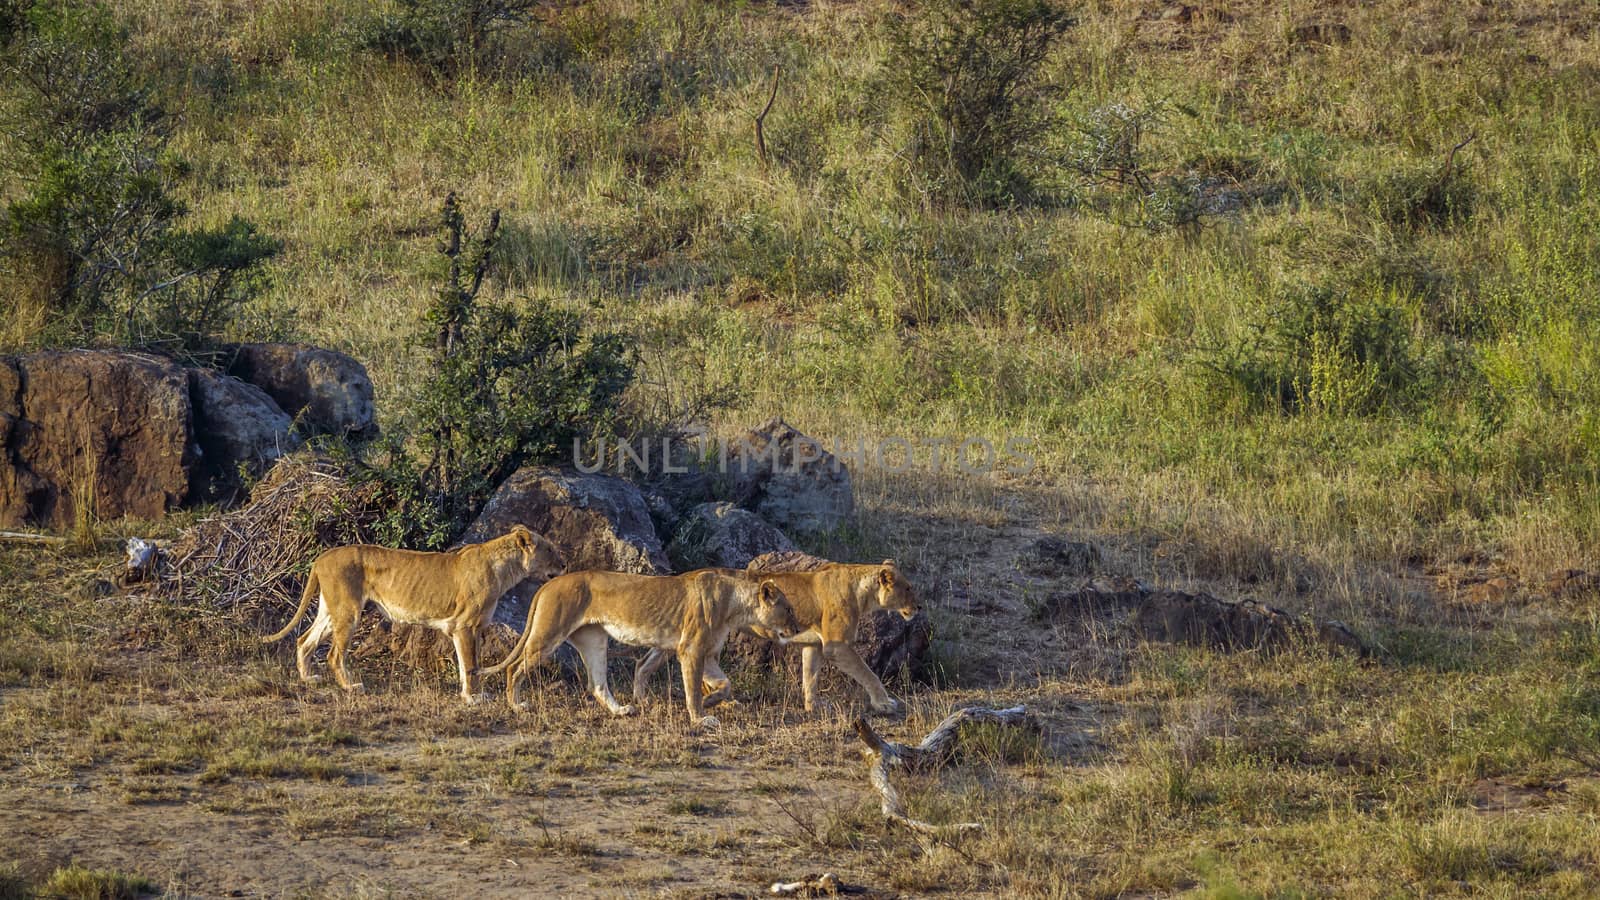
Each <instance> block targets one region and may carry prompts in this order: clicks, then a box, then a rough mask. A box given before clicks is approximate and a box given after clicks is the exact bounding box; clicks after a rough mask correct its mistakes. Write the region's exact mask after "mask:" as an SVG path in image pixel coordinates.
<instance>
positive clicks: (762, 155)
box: [756, 66, 781, 169]
mask: <svg viewBox="0 0 1600 900" xmlns="http://www.w3.org/2000/svg"><path fill="white" fill-rule="evenodd" d="M780 70H781V67H780V66H773V67H772V93H771V94H769V95H767V105H766V106H764V107H762V109H761V112H760V114H758V115H757V116H756V159H758V160H760V161H761V168H762V169H765V168H767V135H766V131H765V130H764V129H765V127H766V124H767V113H769V112H772V103H773V101H775V100H777V99H778V72H779V71H780Z"/></svg>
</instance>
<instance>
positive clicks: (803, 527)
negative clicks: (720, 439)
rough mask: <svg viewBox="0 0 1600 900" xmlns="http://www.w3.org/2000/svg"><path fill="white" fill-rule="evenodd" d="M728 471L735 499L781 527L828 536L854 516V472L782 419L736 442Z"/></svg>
mask: <svg viewBox="0 0 1600 900" xmlns="http://www.w3.org/2000/svg"><path fill="white" fill-rule="evenodd" d="M728 467H729V468H728V474H729V479H730V482H731V489H732V491H731V492H732V496H731V498H730V499H732V500H733V502H734V503H736V504H738V505H739V506H742V507H744V508H745V509H749V510H753V511H755V512H756V513H758V514H759V515H760V516H761V517H762V518H764V519H766V520H767V521H769V522H771V523H773V524H774V525H777V526H778V527H780V528H784V529H788V530H791V531H796V532H810V533H817V532H827V531H832V530H834V529H836V528H838V527H839V526H840V525H842V524H844V523H846V522H848V521H850V520H851V519H852V518H853V517H854V515H855V493H854V491H853V490H852V488H851V484H850V470H849V469H848V468H846V467H845V465H844V463H842V462H841V461H840V460H839V459H838V458H837V457H835V456H834V455H833V454H832V453H829V452H828V451H827V450H825V449H823V447H822V445H821V443H820V442H819V441H817V440H816V439H814V438H811V437H808V436H806V435H804V434H801V433H800V432H798V431H796V430H794V429H793V428H791V427H790V426H789V425H788V423H786V422H784V421H783V420H782V419H777V418H775V419H772V420H771V421H769V422H767V423H766V424H764V425H762V426H761V427H760V428H757V429H755V430H753V431H751V432H749V433H747V434H745V435H744V436H742V437H740V438H738V439H736V440H735V441H733V442H732V444H731V445H729V447H728Z"/></svg>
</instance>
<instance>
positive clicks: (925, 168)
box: [885, 0, 1073, 204]
mask: <svg viewBox="0 0 1600 900" xmlns="http://www.w3.org/2000/svg"><path fill="white" fill-rule="evenodd" d="M1072 24H1073V21H1072V19H1071V18H1070V17H1068V15H1067V14H1066V12H1065V11H1063V10H1062V9H1060V8H1059V7H1057V6H1056V5H1055V4H1054V3H1051V2H1048V0H930V2H927V3H924V4H922V5H920V6H919V7H918V8H916V10H915V11H914V12H913V13H911V14H908V15H905V16H902V17H900V18H897V19H894V20H891V24H890V26H889V33H888V38H889V56H888V59H887V60H886V62H885V68H886V70H887V73H888V82H889V88H890V93H891V96H892V97H893V98H894V100H895V101H896V102H897V103H898V104H900V105H901V106H903V107H904V108H906V109H907V110H908V111H909V113H910V115H911V116H912V117H913V119H914V120H915V125H914V132H913V137H912V142H911V147H910V148H909V154H908V155H909V156H910V158H911V159H912V161H913V162H914V163H915V164H916V165H917V167H918V169H919V170H920V174H921V175H922V176H923V177H924V178H926V179H927V181H928V184H929V187H930V190H931V191H932V192H933V193H934V194H935V195H937V196H941V197H945V198H961V197H967V196H970V197H975V198H976V199H979V200H981V201H984V202H990V203H1000V204H1004V203H1007V202H1012V201H1015V200H1020V199H1026V198H1027V197H1029V196H1031V194H1032V189H1031V187H1030V185H1029V181H1028V178H1027V177H1026V175H1025V174H1024V169H1025V167H1024V165H1023V164H1022V160H1021V156H1022V151H1023V150H1024V148H1025V147H1026V146H1027V145H1028V144H1029V142H1031V141H1032V140H1033V139H1034V138H1036V137H1037V136H1038V135H1039V134H1040V133H1041V132H1042V131H1043V130H1044V129H1045V128H1047V127H1048V124H1049V117H1048V115H1047V114H1046V112H1045V110H1044V104H1043V100H1044V92H1043V89H1042V85H1041V82H1042V78H1041V74H1042V68H1043V65H1044V62H1045V60H1046V58H1047V57H1048V56H1049V54H1050V50H1051V48H1052V47H1054V46H1055V43H1056V40H1057V39H1058V38H1060V37H1061V35H1062V34H1063V33H1064V32H1065V31H1066V30H1067V28H1069V27H1070V26H1071V25H1072Z"/></svg>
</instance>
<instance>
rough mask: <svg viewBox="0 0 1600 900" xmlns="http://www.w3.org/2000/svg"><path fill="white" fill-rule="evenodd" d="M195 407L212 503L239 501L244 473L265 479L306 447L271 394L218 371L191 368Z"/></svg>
mask: <svg viewBox="0 0 1600 900" xmlns="http://www.w3.org/2000/svg"><path fill="white" fill-rule="evenodd" d="M189 403H190V405H191V406H192V407H193V409H194V434H195V440H196V442H198V443H199V445H200V452H201V462H202V463H203V470H204V473H205V476H206V481H207V485H206V490H205V493H206V494H207V496H208V497H209V498H210V499H216V500H232V499H235V498H236V496H237V494H238V492H239V489H240V487H241V485H240V480H239V476H240V471H241V469H243V470H245V471H246V472H248V473H249V474H251V475H259V474H261V473H262V472H264V471H265V470H266V469H267V467H268V466H270V465H271V464H272V463H274V462H276V461H277V460H278V459H279V458H281V457H282V456H283V455H284V454H286V453H288V452H290V451H292V450H294V449H295V448H296V447H298V446H299V445H300V439H299V438H298V437H297V436H295V435H294V433H293V432H292V430H291V426H292V425H293V420H291V419H290V418H289V415H288V413H285V412H284V411H283V410H282V408H280V407H279V406H278V404H276V403H274V402H273V400H272V398H271V397H270V396H268V395H267V392H266V391H263V390H262V389H261V388H258V387H256V386H255V385H253V384H247V383H245V382H243V381H240V380H239V379H237V378H234V377H233V376H231V375H224V374H222V373H221V372H218V371H216V370H215V369H190V370H189Z"/></svg>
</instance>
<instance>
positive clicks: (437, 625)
mask: <svg viewBox="0 0 1600 900" xmlns="http://www.w3.org/2000/svg"><path fill="white" fill-rule="evenodd" d="M563 568H565V566H564V564H563V563H562V560H561V553H560V551H558V550H557V549H556V547H555V545H554V544H552V543H550V542H549V541H547V540H545V539H544V538H543V537H540V536H539V535H537V534H534V533H533V532H531V531H529V530H528V529H527V528H525V527H523V526H521V525H516V526H513V527H512V529H511V530H510V531H509V532H507V533H506V534H504V535H502V536H500V537H497V538H495V539H494V540H492V541H487V542H485V543H482V544H468V545H467V546H465V547H459V548H457V549H455V550H450V551H447V552H444V553H421V552H418V551H415V550H392V549H390V548H388V547H376V546H373V545H371V544H352V545H350V546H347V547H336V548H334V549H332V550H329V551H327V552H326V553H324V554H322V555H321V556H319V557H317V559H316V562H313V563H312V564H311V575H310V576H309V577H308V578H307V579H306V588H305V590H304V591H303V592H301V594H300V607H299V608H298V609H296V610H295V611H294V618H292V619H290V620H289V624H287V625H285V626H283V630H282V631H280V632H278V633H277V634H275V635H273V636H271V637H269V638H263V639H262V642H263V643H269V644H270V643H272V642H273V641H278V640H282V639H283V637H284V636H285V635H287V634H288V633H289V632H291V631H293V630H294V627H295V625H297V624H299V622H300V619H301V618H303V617H304V616H305V614H306V609H307V608H308V607H309V606H310V605H311V598H312V597H314V596H315V597H319V598H320V599H321V601H322V603H321V605H320V606H319V607H317V616H316V618H315V619H313V620H312V622H311V627H310V628H307V629H306V632H305V634H302V635H301V636H300V640H299V642H298V643H297V644H296V646H295V651H296V652H295V664H296V665H297V666H298V667H299V669H300V677H301V678H302V679H304V680H306V681H316V680H317V678H316V676H313V675H312V674H311V669H310V667H309V665H308V662H309V660H310V657H311V653H312V651H313V650H316V649H317V645H319V644H321V643H322V641H323V639H324V638H326V637H328V635H329V634H332V635H333V646H332V647H331V648H330V649H329V650H328V668H329V669H331V670H333V677H334V678H335V679H337V680H338V682H339V686H340V687H342V688H344V689H345V690H347V691H359V690H362V689H363V685H362V684H361V682H359V681H355V680H354V679H353V678H352V677H351V675H350V670H349V669H347V668H346V667H345V662H344V653H345V648H346V647H347V646H348V645H349V643H350V636H351V634H352V633H353V632H354V631H355V626H356V619H357V618H358V617H360V615H361V610H362V609H364V608H365V607H366V605H367V603H369V602H371V603H373V604H376V605H377V607H378V608H379V609H380V610H382V611H383V614H384V615H385V616H387V617H388V618H389V619H390V620H391V621H395V622H407V623H412V624H418V625H427V626H428V627H429V628H434V629H437V630H439V631H442V632H444V633H445V634H446V635H448V636H449V637H450V641H451V643H453V644H455V648H456V665H457V666H458V667H459V669H460V672H461V696H462V698H463V699H465V700H466V701H467V702H468V703H476V702H477V700H478V697H477V693H476V692H475V691H474V690H473V673H474V672H475V671H476V667H477V664H478V633H479V631H480V630H481V629H482V628H483V626H484V625H486V624H488V622H489V619H490V618H492V617H493V616H494V609H495V606H496V605H497V604H499V602H500V597H501V596H502V595H503V594H505V592H506V591H508V590H510V589H511V588H512V587H514V586H516V584H517V582H519V581H522V580H523V579H525V578H543V579H550V578H554V577H555V576H557V575H559V574H561V570H562V569H563Z"/></svg>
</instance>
